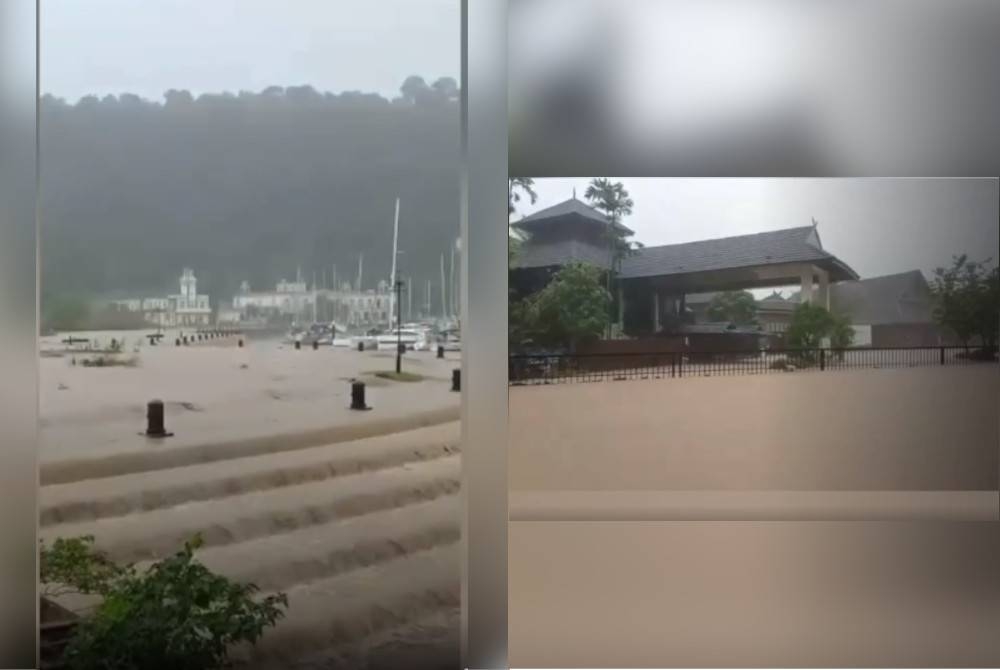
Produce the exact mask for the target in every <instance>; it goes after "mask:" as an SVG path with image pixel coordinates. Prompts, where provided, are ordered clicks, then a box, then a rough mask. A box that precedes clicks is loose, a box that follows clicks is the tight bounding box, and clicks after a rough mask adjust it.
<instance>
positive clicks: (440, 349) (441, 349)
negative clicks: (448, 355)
mask: <svg viewBox="0 0 1000 670" xmlns="http://www.w3.org/2000/svg"><path fill="white" fill-rule="evenodd" d="M438 358H444V345H443V344H439V345H438Z"/></svg>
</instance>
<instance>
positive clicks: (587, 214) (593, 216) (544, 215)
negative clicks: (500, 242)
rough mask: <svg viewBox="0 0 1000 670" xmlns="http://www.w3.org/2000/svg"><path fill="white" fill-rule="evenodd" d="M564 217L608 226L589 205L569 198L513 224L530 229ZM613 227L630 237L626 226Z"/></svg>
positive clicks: (616, 225)
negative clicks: (526, 225) (535, 225)
mask: <svg viewBox="0 0 1000 670" xmlns="http://www.w3.org/2000/svg"><path fill="white" fill-rule="evenodd" d="M565 216H579V217H582V218H584V219H587V220H589V221H593V222H595V223H599V224H601V225H602V226H606V225H608V217H607V216H605V215H604V214H603V213H602V212H600V211H598V210H596V209H594V208H593V207H591V206H590V205H588V204H587V203H585V202H582V201H580V200H577V199H576V198H570V199H569V200H566V201H564V202H560V203H559V204H557V205H552V206H551V207H546V208H545V209H540V210H538V211H537V212H534V213H532V214H529V215H528V216H526V217H524V218H523V219H521V220H519V221H515V222H514V223H513V225H514V226H522V225H524V224H529V227H531V226H532V225H533V224H536V223H538V222H541V221H544V220H546V219H555V218H559V217H565ZM615 227H616V228H617V229H618V230H620V231H622V232H624V233H626V234H628V235H632V234H633V232H632V230H631V229H630V228H628V227H627V226H624V225H622V224H621V223H618V224H615Z"/></svg>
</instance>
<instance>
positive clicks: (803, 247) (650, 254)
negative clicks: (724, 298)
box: [622, 226, 853, 279]
mask: <svg viewBox="0 0 1000 670" xmlns="http://www.w3.org/2000/svg"><path fill="white" fill-rule="evenodd" d="M823 260H834V261H836V260H837V259H836V257H835V256H833V254H830V253H828V252H826V251H824V250H823V248H822V247H821V246H820V245H819V238H818V237H817V236H816V235H815V228H813V227H812V226H804V227H801V228H786V229H784V230H773V231H769V232H766V233H756V234H753V235H737V236H734V237H723V238H719V239H714V240H701V241H698V242H687V243H685V244H667V245H664V246H659V247H645V248H644V249H641V250H639V251H638V252H637V253H636V254H634V255H632V256H629V257H627V258H625V259H624V262H623V263H622V277H624V278H627V279H628V278H635V277H651V276H662V275H672V274H687V273H690V272H705V271H710V270H722V269H726V268H738V267H748V266H753V265H773V264H778V263H791V262H808V261H823ZM838 262H839V261H838ZM841 265H843V264H842V263H841ZM844 267H845V268H846V266H844ZM846 269H847V271H848V272H850V273H852V274H853V271H851V270H850V268H846Z"/></svg>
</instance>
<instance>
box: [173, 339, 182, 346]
mask: <svg viewBox="0 0 1000 670" xmlns="http://www.w3.org/2000/svg"><path fill="white" fill-rule="evenodd" d="M174 344H175V345H176V346H178V347H179V346H181V338H179V337H178V338H177V339H176V340H174Z"/></svg>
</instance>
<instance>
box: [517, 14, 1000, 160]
mask: <svg viewBox="0 0 1000 670" xmlns="http://www.w3.org/2000/svg"><path fill="white" fill-rule="evenodd" d="M997 35H1000V3H996V2H990V1H987V0H957V1H955V2H941V1H931V0H907V1H905V2H904V1H902V0H871V1H868V2H857V1H848V2H836V3H833V2H826V3H816V2H800V1H797V0H713V1H712V2H704V1H698V0H575V1H569V0H532V1H531V2H524V1H522V2H514V3H512V6H511V13H510V26H509V73H508V74H509V87H510V112H511V169H512V173H517V174H532V175H535V176H548V175H556V174H560V175H563V176H569V175H576V174H604V173H610V172H614V173H616V174H638V172H637V169H638V170H639V172H641V173H643V174H649V173H650V172H655V173H656V174H658V175H659V176H681V175H688V176H731V175H737V174H741V175H754V176H793V175H795V176H807V175H808V176H815V175H829V176H835V175H836V176H848V175H851V176H869V175H871V176H874V175H877V176H915V175H924V176H930V175H933V176H941V175H953V174H954V175H964V176H975V175H995V174H997V173H998V172H1000V152H998V151H997V149H1000V132H997V130H998V123H1000V122H998V120H1000V78H998V77H997V76H996V74H995V67H996V63H998V62H1000V39H998V38H997ZM608 163H612V164H613V165H614V168H615V169H611V166H610V165H608ZM532 168H537V169H532Z"/></svg>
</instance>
